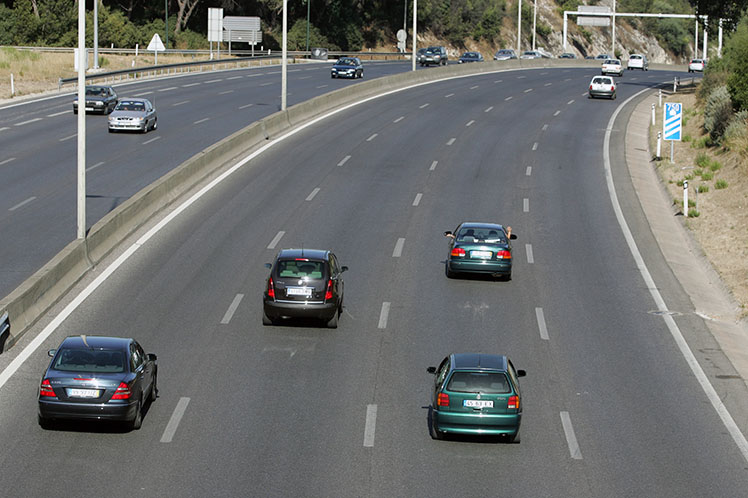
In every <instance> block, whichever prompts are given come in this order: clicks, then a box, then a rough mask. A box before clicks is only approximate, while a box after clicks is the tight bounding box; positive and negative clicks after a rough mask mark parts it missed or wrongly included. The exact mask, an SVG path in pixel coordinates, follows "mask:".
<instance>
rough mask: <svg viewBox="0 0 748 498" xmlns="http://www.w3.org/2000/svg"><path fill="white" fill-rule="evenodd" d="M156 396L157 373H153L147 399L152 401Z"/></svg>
mask: <svg viewBox="0 0 748 498" xmlns="http://www.w3.org/2000/svg"><path fill="white" fill-rule="evenodd" d="M157 397H158V373H154V374H153V385H151V394H150V396H149V397H148V401H150V402H151V403H153V402H154V401H156V398H157Z"/></svg>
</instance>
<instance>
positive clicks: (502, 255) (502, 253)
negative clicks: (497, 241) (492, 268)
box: [496, 249, 512, 259]
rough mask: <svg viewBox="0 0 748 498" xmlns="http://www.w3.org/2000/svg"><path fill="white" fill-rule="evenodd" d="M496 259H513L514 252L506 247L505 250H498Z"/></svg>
mask: <svg viewBox="0 0 748 498" xmlns="http://www.w3.org/2000/svg"><path fill="white" fill-rule="evenodd" d="M496 259H512V253H511V251H508V250H506V249H504V250H503V251H498V252H497V253H496Z"/></svg>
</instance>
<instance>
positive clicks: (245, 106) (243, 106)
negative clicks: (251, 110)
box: [239, 104, 254, 109]
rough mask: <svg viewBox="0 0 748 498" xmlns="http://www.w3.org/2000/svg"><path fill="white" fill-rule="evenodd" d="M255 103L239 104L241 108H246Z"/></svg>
mask: <svg viewBox="0 0 748 498" xmlns="http://www.w3.org/2000/svg"><path fill="white" fill-rule="evenodd" d="M253 105H254V104H244V105H241V106H239V109H246V108H247V107H252V106H253Z"/></svg>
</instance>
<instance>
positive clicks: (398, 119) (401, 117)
mask: <svg viewBox="0 0 748 498" xmlns="http://www.w3.org/2000/svg"><path fill="white" fill-rule="evenodd" d="M403 119H405V116H400V117H399V118H397V119H396V120H394V121H393V123H399V122H400V121H402V120H403Z"/></svg>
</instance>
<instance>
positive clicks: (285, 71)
mask: <svg viewBox="0 0 748 498" xmlns="http://www.w3.org/2000/svg"><path fill="white" fill-rule="evenodd" d="M287 32H288V0H283V41H282V45H283V46H282V56H281V61H282V65H281V111H285V110H286V84H287V82H286V77H287V75H288V68H287V67H286V65H287V63H288V36H287Z"/></svg>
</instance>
